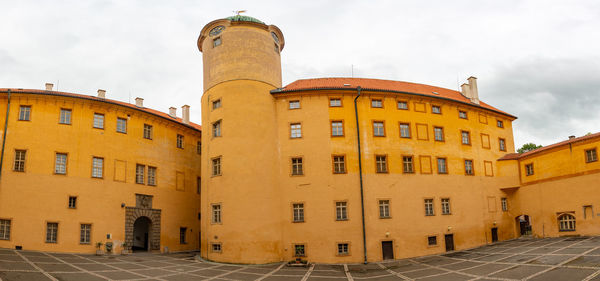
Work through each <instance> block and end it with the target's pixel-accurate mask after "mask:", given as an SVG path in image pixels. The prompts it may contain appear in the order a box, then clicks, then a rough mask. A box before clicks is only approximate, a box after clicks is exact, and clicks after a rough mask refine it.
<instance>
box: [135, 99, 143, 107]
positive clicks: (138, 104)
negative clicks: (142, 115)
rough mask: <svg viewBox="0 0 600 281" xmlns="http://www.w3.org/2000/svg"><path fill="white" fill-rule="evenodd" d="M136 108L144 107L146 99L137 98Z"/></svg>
mask: <svg viewBox="0 0 600 281" xmlns="http://www.w3.org/2000/svg"><path fill="white" fill-rule="evenodd" d="M135 106H137V107H144V99H143V98H135Z"/></svg>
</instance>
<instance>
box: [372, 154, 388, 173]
mask: <svg viewBox="0 0 600 281" xmlns="http://www.w3.org/2000/svg"><path fill="white" fill-rule="evenodd" d="M375 167H376V171H377V173H387V172H388V166H387V156H386V155H375Z"/></svg>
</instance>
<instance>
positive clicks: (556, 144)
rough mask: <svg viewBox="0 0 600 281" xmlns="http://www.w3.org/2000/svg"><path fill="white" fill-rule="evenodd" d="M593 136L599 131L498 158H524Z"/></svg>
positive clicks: (599, 136) (599, 133) (597, 134)
mask: <svg viewBox="0 0 600 281" xmlns="http://www.w3.org/2000/svg"><path fill="white" fill-rule="evenodd" d="M594 138H599V139H600V132H598V133H595V134H591V135H587V136H583V137H578V138H572V139H568V140H565V141H561V142H557V143H554V144H551V145H548V146H543V147H540V148H538V149H534V150H532V151H527V152H525V153H521V154H519V153H509V154H506V155H504V156H502V158H500V159H498V160H516V159H521V158H525V157H528V156H531V155H534V154H538V153H540V152H543V151H547V150H550V149H553V148H556V147H560V146H564V145H567V144H571V143H575V142H580V141H585V140H589V139H594Z"/></svg>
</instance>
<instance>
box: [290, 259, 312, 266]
mask: <svg viewBox="0 0 600 281" xmlns="http://www.w3.org/2000/svg"><path fill="white" fill-rule="evenodd" d="M287 266H299V267H307V266H308V261H307V260H303V259H301V258H296V259H295V260H291V261H289V262H288V263H287Z"/></svg>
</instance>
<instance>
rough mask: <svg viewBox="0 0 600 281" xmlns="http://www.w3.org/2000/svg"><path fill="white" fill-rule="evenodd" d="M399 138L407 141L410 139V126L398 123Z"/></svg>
mask: <svg viewBox="0 0 600 281" xmlns="http://www.w3.org/2000/svg"><path fill="white" fill-rule="evenodd" d="M400 137H401V138H407V139H409V138H410V124H408V123H400Z"/></svg>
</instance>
